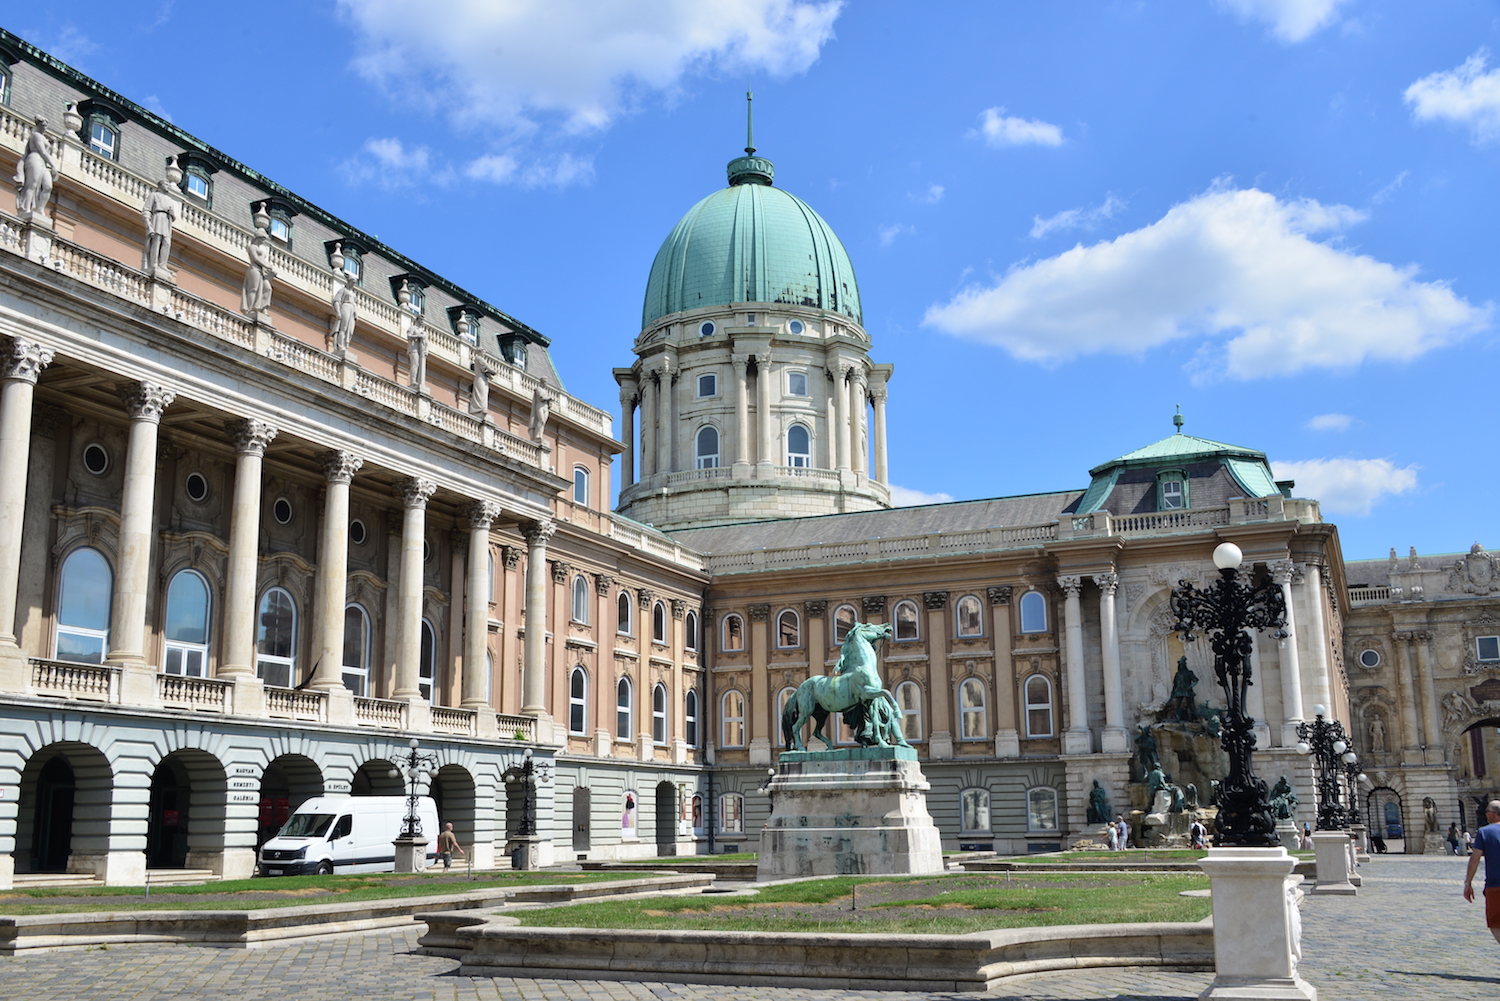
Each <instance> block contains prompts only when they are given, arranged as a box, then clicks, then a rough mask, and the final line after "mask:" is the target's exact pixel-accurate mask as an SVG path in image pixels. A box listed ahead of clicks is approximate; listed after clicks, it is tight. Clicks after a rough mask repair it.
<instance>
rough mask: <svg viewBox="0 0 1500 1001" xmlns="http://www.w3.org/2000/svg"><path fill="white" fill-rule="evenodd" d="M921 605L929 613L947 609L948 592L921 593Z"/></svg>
mask: <svg viewBox="0 0 1500 1001" xmlns="http://www.w3.org/2000/svg"><path fill="white" fill-rule="evenodd" d="M922 604H923V606H924V607H926V608H927V609H929V610H930V611H937V610H938V609H942V608H947V607H948V592H947V591H923V592H922Z"/></svg>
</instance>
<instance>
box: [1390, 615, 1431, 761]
mask: <svg viewBox="0 0 1500 1001" xmlns="http://www.w3.org/2000/svg"><path fill="white" fill-rule="evenodd" d="M1412 637H1413V634H1412V633H1411V632H1410V631H1409V630H1407V631H1401V632H1397V633H1395V634H1393V636H1392V638H1393V639H1394V640H1395V641H1396V642H1395V644H1394V645H1395V648H1396V649H1395V654H1396V681H1397V683H1398V684H1400V686H1401V750H1402V752H1403V755H1402V760H1403V761H1404V762H1406V763H1408V764H1417V763H1420V762H1421V760H1422V752H1421V750H1420V748H1421V747H1422V746H1423V745H1425V744H1426V743H1427V735H1426V734H1424V733H1423V732H1422V724H1421V722H1420V721H1419V719H1418V717H1417V689H1416V685H1415V684H1413V683H1412V670H1411V661H1412V654H1411V641H1412Z"/></svg>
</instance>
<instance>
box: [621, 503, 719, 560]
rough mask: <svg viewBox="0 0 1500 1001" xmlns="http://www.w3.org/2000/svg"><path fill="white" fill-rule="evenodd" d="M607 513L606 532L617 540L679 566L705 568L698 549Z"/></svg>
mask: <svg viewBox="0 0 1500 1001" xmlns="http://www.w3.org/2000/svg"><path fill="white" fill-rule="evenodd" d="M606 514H607V515H608V519H609V520H608V522H607V525H608V528H609V531H608V532H606V533H605V534H607V535H609V536H610V537H611V538H613V539H614V540H615V541H617V542H620V543H622V544H624V545H627V546H630V547H632V548H634V549H638V550H640V551H641V552H643V553H650V554H652V555H653V556H660V557H661V558H662V559H664V560H669V561H671V562H673V563H676V564H677V565H678V566H684V567H687V568H689V569H691V570H702V569H703V568H704V562H703V557H702V556H700V555H699V554H698V553H697V552H696V551H694V550H692V549H688V548H687V547H686V546H681V545H678V544H677V543H675V542H673V541H672V540H671V539H668V538H667V537H666V536H663V535H657V534H655V533H654V532H651V531H647V530H645V529H642V528H641V527H640V526H638V525H634V524H632V523H630V522H628V521H625V520H624V519H623V518H619V517H617V516H616V515H614V514H613V513H612V512H606Z"/></svg>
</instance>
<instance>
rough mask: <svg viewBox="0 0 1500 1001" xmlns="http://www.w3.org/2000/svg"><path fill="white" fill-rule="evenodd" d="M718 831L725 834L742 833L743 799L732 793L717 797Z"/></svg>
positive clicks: (743, 829) (743, 824)
mask: <svg viewBox="0 0 1500 1001" xmlns="http://www.w3.org/2000/svg"><path fill="white" fill-rule="evenodd" d="M719 830H721V831H723V832H724V833H725V834H743V833H744V831H745V797H743V796H741V795H739V794H738V793H732V792H730V793H725V794H724V795H722V796H720V797H719Z"/></svg>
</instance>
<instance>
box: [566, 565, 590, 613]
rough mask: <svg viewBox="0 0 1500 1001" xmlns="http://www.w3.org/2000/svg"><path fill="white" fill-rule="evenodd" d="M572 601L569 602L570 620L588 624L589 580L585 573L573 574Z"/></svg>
mask: <svg viewBox="0 0 1500 1001" xmlns="http://www.w3.org/2000/svg"><path fill="white" fill-rule="evenodd" d="M570 590H571V594H572V601H571V602H569V605H570V608H569V612H570V613H571V616H570V618H569V620H568V621H570V622H571V623H573V624H574V625H579V626H586V625H588V624H589V581H588V578H587V577H585V576H584V575H583V574H581V573H580V574H574V575H573V586H572V588H571V589H570Z"/></svg>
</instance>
